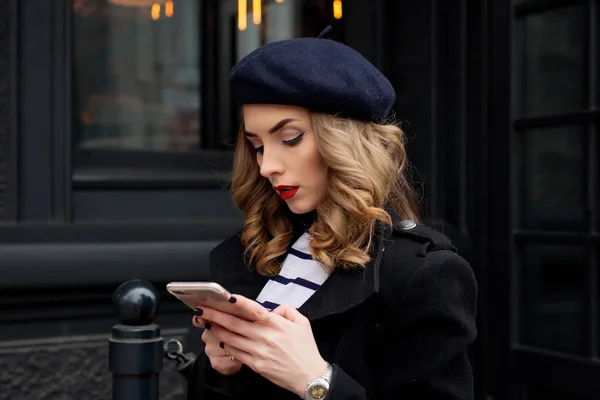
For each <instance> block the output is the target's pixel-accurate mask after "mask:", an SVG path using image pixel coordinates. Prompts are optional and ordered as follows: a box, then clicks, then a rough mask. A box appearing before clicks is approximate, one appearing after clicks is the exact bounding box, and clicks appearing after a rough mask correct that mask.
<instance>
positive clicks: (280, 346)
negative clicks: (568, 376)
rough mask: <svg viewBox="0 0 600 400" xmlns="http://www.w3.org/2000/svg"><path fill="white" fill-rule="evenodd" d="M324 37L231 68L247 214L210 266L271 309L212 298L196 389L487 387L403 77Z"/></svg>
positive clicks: (462, 274)
mask: <svg viewBox="0 0 600 400" xmlns="http://www.w3.org/2000/svg"><path fill="white" fill-rule="evenodd" d="M323 36H324V34H322V35H320V36H319V37H318V38H303V39H293V40H286V41H282V42H277V43H271V44H268V45H265V46H263V47H261V48H259V49H257V50H255V51H253V52H252V53H250V54H249V55H248V56H246V57H245V58H244V59H242V60H241V61H240V62H239V63H238V64H237V65H236V66H235V67H234V68H233V69H232V71H231V74H230V85H231V90H232V94H233V98H234V100H235V101H236V102H237V104H239V105H240V106H241V108H242V117H243V118H242V119H243V123H242V127H241V129H240V134H239V138H238V142H237V147H236V151H235V159H234V169H233V182H232V191H233V200H234V202H235V203H236V204H237V206H238V207H239V208H240V209H241V210H242V211H243V212H244V213H245V222H244V226H243V229H242V230H241V231H240V232H238V234H236V235H234V236H233V237H231V238H229V239H228V240H226V241H224V242H223V243H221V244H220V245H219V246H217V247H216V248H215V249H214V250H213V251H212V252H211V255H210V268H211V274H212V279H213V280H214V281H216V282H219V283H220V284H221V285H223V286H224V287H225V288H226V289H227V290H229V291H230V292H231V293H234V295H233V297H232V299H230V301H231V302H235V303H236V305H237V306H239V307H244V308H247V309H249V310H251V311H253V312H254V315H256V318H255V319H254V320H253V321H246V320H241V319H238V318H236V317H233V316H231V315H227V314H223V313H220V312H218V311H216V310H212V309H208V308H201V309H198V310H197V311H196V316H195V317H194V324H195V325H196V326H198V327H202V328H205V329H204V332H203V333H202V340H203V341H204V343H205V350H204V354H203V355H201V356H200V357H198V359H197V361H196V362H195V365H194V370H193V372H192V376H191V378H190V382H189V390H188V399H190V400H191V399H221V398H231V397H234V398H240V399H246V398H248V399H250V398H268V399H278V400H281V399H283V400H285V399H296V398H298V397H300V398H304V399H309V400H312V399H323V398H326V399H328V400H350V399H353V400H354V399H356V400H359V399H360V400H366V399H371V400H372V399H384V400H385V399H403V400H411V399H457V400H458V399H460V400H463V399H472V398H473V382H472V381H473V378H472V373H471V367H470V364H469V360H468V358H467V353H466V350H467V348H468V346H469V345H470V343H472V342H473V340H474V338H475V336H476V329H475V314H476V292H477V287H476V282H475V278H474V276H473V273H472V271H471V269H470V267H469V265H468V264H467V263H466V261H464V259H462V258H461V257H460V256H458V255H457V254H456V252H455V250H454V248H453V247H452V245H451V243H450V242H449V241H448V240H447V239H446V238H445V237H444V236H443V235H441V234H439V233H437V232H435V231H433V230H430V229H427V228H425V227H423V226H419V225H418V224H417V222H416V221H418V217H417V212H416V209H415V205H414V201H413V198H412V191H411V189H410V186H409V184H408V182H407V179H406V177H405V166H406V164H407V160H406V153H405V148H404V135H403V132H402V130H401V129H400V128H399V127H398V126H396V125H394V124H392V123H390V122H387V120H386V118H387V117H388V116H389V115H388V114H389V112H390V110H391V108H392V105H393V103H394V100H395V93H394V90H393V88H392V87H391V85H390V83H389V81H388V80H387V79H386V78H385V77H384V76H383V75H382V74H381V73H380V72H379V71H378V70H377V69H376V68H375V67H374V66H373V65H372V64H370V63H369V62H368V61H367V60H366V59H364V58H363V57H362V56H360V55H359V54H358V53H356V52H355V51H354V50H352V49H350V48H349V47H347V46H345V45H342V44H340V43H337V42H334V41H331V40H329V39H325V38H324V37H323Z"/></svg>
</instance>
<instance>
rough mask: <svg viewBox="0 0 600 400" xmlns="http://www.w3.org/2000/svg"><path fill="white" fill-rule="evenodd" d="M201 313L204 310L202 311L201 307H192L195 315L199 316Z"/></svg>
mask: <svg viewBox="0 0 600 400" xmlns="http://www.w3.org/2000/svg"><path fill="white" fill-rule="evenodd" d="M202 314H204V311H202V309H200V308H196V309H194V315H195V316H197V317H200V316H202Z"/></svg>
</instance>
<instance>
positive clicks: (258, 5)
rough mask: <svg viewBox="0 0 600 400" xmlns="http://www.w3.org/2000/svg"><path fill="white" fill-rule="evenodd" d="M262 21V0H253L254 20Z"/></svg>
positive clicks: (258, 22)
mask: <svg viewBox="0 0 600 400" xmlns="http://www.w3.org/2000/svg"><path fill="white" fill-rule="evenodd" d="M261 21H262V0H252V22H254V25H260V22H261Z"/></svg>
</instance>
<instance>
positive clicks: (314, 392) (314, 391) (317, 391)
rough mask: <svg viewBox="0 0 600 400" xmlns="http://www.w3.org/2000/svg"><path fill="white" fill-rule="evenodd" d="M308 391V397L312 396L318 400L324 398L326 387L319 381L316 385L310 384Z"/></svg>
mask: <svg viewBox="0 0 600 400" xmlns="http://www.w3.org/2000/svg"><path fill="white" fill-rule="evenodd" d="M309 393H310V397H312V398H313V399H316V400H319V399H323V398H325V395H326V394H327V388H326V387H325V386H323V385H321V384H319V383H317V384H316V385H314V386H312V387H311V388H310V389H309Z"/></svg>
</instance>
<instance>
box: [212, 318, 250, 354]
mask: <svg viewBox="0 0 600 400" xmlns="http://www.w3.org/2000/svg"><path fill="white" fill-rule="evenodd" d="M210 335H211V338H210V340H214V341H215V342H218V343H219V344H221V343H223V344H224V345H228V346H233V347H235V348H237V349H240V350H242V351H244V352H252V351H253V350H252V349H253V347H256V342H255V341H253V340H252V339H249V338H247V337H245V336H242V335H238V334H237V333H234V332H231V331H229V330H227V329H226V328H224V327H222V326H219V325H217V324H215V325H213V326H212V328H211V329H210ZM213 338H214V339H213Z"/></svg>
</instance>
